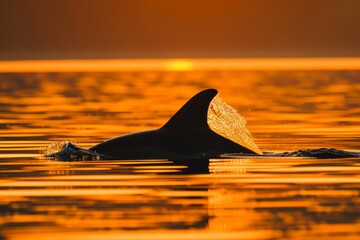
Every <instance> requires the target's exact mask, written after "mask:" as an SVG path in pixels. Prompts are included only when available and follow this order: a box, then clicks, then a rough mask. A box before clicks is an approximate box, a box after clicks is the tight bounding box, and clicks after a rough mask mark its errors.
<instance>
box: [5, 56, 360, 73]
mask: <svg viewBox="0 0 360 240" xmlns="http://www.w3.org/2000/svg"><path fill="white" fill-rule="evenodd" d="M192 70H207V71H211V70H214V71H217V70H243V71H246V70H249V71H252V70H360V57H358V58H208V59H206V58H204V59H186V60H184V59H84V60H21V61H0V72H76V71H88V72H96V71H105V72H106V71H192Z"/></svg>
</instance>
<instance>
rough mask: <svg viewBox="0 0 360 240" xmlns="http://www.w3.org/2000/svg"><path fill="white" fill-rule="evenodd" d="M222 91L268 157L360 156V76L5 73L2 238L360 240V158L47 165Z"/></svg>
mask: <svg viewBox="0 0 360 240" xmlns="http://www.w3.org/2000/svg"><path fill="white" fill-rule="evenodd" d="M206 88H216V89H217V90H218V91H219V93H220V97H221V99H222V100H223V101H225V102H226V103H227V104H229V105H231V106H233V107H234V108H235V109H236V110H237V111H238V113H239V114H241V115H242V116H243V117H244V118H245V119H246V120H247V128H248V129H249V131H250V132H251V133H252V136H253V140H254V142H255V143H256V144H257V146H258V147H259V149H260V150H262V151H263V152H275V153H276V152H284V151H296V150H304V149H317V148H322V147H325V148H336V149H341V150H348V151H358V152H359V151H360V136H359V133H360V71H355V70H352V71H351V70H346V71H337V70H332V71H315V70H312V71H235V70H231V71H230V70H224V71H221V70H217V71H210V70H209V71H195V70H193V71H180V72H179V71H135V70H134V71H120V72H49V73H47V72H45V73H44V72H43V73H34V72H33V73H22V72H18V73H0V94H1V95H0V96H1V97H0V239H194V240H195V239H196V240H198V239H342V240H343V239H359V238H360V158H342V159H313V158H307V157H274V156H272V157H267V156H265V157H246V156H227V157H226V156H225V157H223V158H220V159H210V160H208V161H199V162H195V161H193V160H191V159H189V160H188V161H186V160H184V161H175V162H174V161H170V160H167V159H151V160H136V161H133V160H122V161H116V160H112V161H109V160H93V161H79V162H61V161H55V160H47V159H44V158H43V157H42V154H41V153H42V151H44V150H45V149H46V147H47V146H48V145H49V144H51V143H54V142H57V141H64V140H69V141H72V142H75V143H76V144H78V145H79V146H81V147H83V148H88V147H90V146H92V145H94V144H96V143H98V142H100V141H103V140H105V139H108V138H110V137H114V136H118V135H122V134H125V133H130V132H136V131H142V130H148V129H154V128H158V127H161V126H162V125H163V124H164V123H166V121H167V120H168V119H169V118H170V117H171V116H172V115H173V114H174V113H175V112H176V111H177V110H178V109H179V108H180V107H181V106H182V105H183V104H184V103H185V102H186V101H187V100H188V99H189V98H191V97H192V96H193V95H195V94H196V93H197V92H199V91H201V90H203V89H206Z"/></svg>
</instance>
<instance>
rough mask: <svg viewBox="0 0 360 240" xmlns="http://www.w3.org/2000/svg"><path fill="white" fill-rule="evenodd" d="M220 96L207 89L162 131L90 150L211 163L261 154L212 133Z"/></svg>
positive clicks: (111, 155) (112, 155)
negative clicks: (213, 107)
mask: <svg viewBox="0 0 360 240" xmlns="http://www.w3.org/2000/svg"><path fill="white" fill-rule="evenodd" d="M217 93H218V92H217V90H215V89H207V90H204V91H202V92H200V93H198V94H196V95H195V96H194V97H192V98H191V99H190V100H189V101H188V102H187V103H186V104H185V105H184V106H183V107H182V108H181V109H180V110H179V111H178V112H177V113H176V114H175V115H174V116H172V117H171V119H170V120H169V121H168V122H167V123H166V124H165V125H164V126H163V127H161V128H159V129H155V130H149V131H143V132H137V133H131V134H127V135H123V136H119V137H115V138H111V139H108V140H105V141H104V142H102V143H99V144H97V145H94V146H92V147H90V148H89V150H90V151H94V152H96V153H98V154H101V155H103V156H108V158H110V159H117V160H122V159H131V160H136V159H171V160H186V159H209V158H216V157H219V155H221V154H223V153H244V154H257V153H259V152H255V151H253V150H251V149H249V148H247V147H244V146H241V145H240V144H238V143H236V142H234V141H231V140H229V139H227V138H225V137H223V136H221V135H219V134H217V133H216V132H214V131H213V130H211V128H210V127H209V125H208V121H207V119H208V109H209V105H210V103H211V101H212V100H213V98H214V97H215V96H216V95H217ZM260 154H261V152H260Z"/></svg>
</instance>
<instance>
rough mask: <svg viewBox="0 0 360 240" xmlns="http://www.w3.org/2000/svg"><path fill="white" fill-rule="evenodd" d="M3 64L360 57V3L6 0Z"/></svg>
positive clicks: (0, 27) (0, 45)
mask: <svg viewBox="0 0 360 240" xmlns="http://www.w3.org/2000/svg"><path fill="white" fill-rule="evenodd" d="M0 35H1V37H0V60H12V59H13V60H15V59H20V60H21V59H84V58H85V59H86V58H90V59H92V58H96V59H99V58H100V59H104V58H159V57H166V58H194V57H205V58H218V57H221V58H228V57H231V58H239V57H240V58H241V57H260V58H262V57H358V56H360V1H351V0H317V1H310V0H304V1H285V0H196V1H193V0H182V1H167V0H134V1H125V0H76V1H73V0H61V1H48V0H31V1H26V0H17V1H14V0H1V1H0Z"/></svg>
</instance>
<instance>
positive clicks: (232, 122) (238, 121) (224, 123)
mask: <svg viewBox="0 0 360 240" xmlns="http://www.w3.org/2000/svg"><path fill="white" fill-rule="evenodd" d="M208 124H209V127H210V129H211V130H213V131H214V132H216V133H217V134H219V135H221V136H223V137H225V138H227V139H229V140H231V141H233V142H235V143H237V144H239V145H241V146H244V147H246V148H248V149H250V150H252V151H253V152H255V153H257V154H260V155H262V152H261V151H260V150H259V148H258V147H257V146H256V144H255V143H254V141H253V139H252V137H251V133H250V131H249V130H248V129H247V128H246V120H245V119H244V118H243V117H242V116H241V115H240V114H238V113H237V111H236V110H235V109H234V108H233V107H231V106H229V105H227V104H226V103H225V102H223V101H222V100H221V98H219V97H218V96H216V97H215V98H214V99H213V100H212V101H211V104H210V107H209V110H208Z"/></svg>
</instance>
